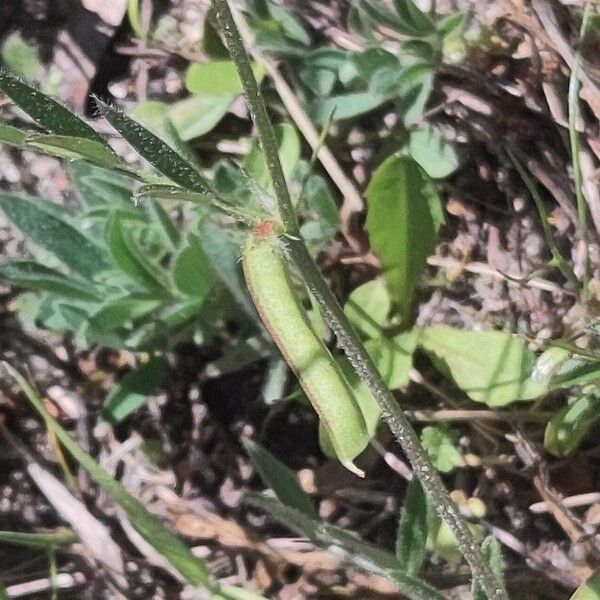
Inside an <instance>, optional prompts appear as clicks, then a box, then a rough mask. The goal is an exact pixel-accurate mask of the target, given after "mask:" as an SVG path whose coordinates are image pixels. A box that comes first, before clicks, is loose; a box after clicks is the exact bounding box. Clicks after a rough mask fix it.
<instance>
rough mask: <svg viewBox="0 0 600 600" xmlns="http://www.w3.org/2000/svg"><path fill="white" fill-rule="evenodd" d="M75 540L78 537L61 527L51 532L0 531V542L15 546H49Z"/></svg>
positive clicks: (66, 544)
mask: <svg viewBox="0 0 600 600" xmlns="http://www.w3.org/2000/svg"><path fill="white" fill-rule="evenodd" d="M77 540H78V537H77V536H76V535H75V534H74V533H73V532H72V531H70V530H69V529H61V530H57V531H55V532H53V533H24V532H23V533H22V532H20V531H0V542H3V543H5V544H14V545H15V546H28V547H36V548H51V547H53V546H68V545H69V544H73V543H75V542H76V541H77Z"/></svg>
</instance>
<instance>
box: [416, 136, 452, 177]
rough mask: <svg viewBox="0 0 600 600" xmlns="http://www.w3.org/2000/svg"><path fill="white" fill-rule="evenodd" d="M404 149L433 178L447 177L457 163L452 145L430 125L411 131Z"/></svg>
mask: <svg viewBox="0 0 600 600" xmlns="http://www.w3.org/2000/svg"><path fill="white" fill-rule="evenodd" d="M406 151H407V152H408V153H409V154H410V156H412V157H413V158H414V159H415V160H416V161H417V162H418V163H419V165H420V166H421V167H422V168H423V170H424V171H425V172H426V173H427V175H429V177H432V178H433V179H442V178H444V177H448V176H449V175H451V174H452V173H453V172H454V171H456V169H457V168H458V165H459V161H458V156H457V153H456V150H455V148H454V145H453V144H450V143H449V142H446V141H445V140H444V138H443V137H442V136H441V134H440V132H439V130H437V129H436V128H434V127H431V126H425V127H419V128H418V129H415V130H414V131H411V132H410V134H409V136H408V143H407V144H406Z"/></svg>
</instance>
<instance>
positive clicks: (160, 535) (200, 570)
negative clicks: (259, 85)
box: [4, 363, 217, 593]
mask: <svg viewBox="0 0 600 600" xmlns="http://www.w3.org/2000/svg"><path fill="white" fill-rule="evenodd" d="M4 367H5V368H6V369H7V371H8V372H9V374H10V375H11V377H12V378H13V379H14V380H15V381H16V382H17V383H18V384H19V387H20V388H21V389H22V390H23V392H24V393H25V395H26V396H27V398H28V400H29V402H30V403H31V405H32V406H33V408H35V410H36V411H37V412H38V413H39V415H40V416H41V417H42V418H43V419H44V422H45V424H46V427H47V428H48V429H49V430H50V431H52V433H53V434H54V435H55V436H56V437H57V438H58V440H59V441H60V442H61V443H62V445H63V446H64V448H65V449H66V450H67V451H68V452H69V454H71V456H72V457H73V458H74V459H75V460H76V461H77V462H78V463H79V464H80V465H81V466H82V467H83V468H84V469H85V470H86V471H87V472H88V473H89V474H90V476H91V477H92V478H93V479H94V481H96V483H98V484H99V485H100V486H101V487H102V488H103V489H104V490H105V491H106V493H107V494H108V496H109V497H110V498H111V500H112V501H113V502H115V503H116V504H118V505H119V506H120V507H121V509H122V510H123V511H124V512H125V514H126V515H127V518H128V519H129V521H130V523H131V524H132V526H133V527H134V529H135V530H136V531H137V532H138V533H139V534H140V535H141V536H142V537H143V538H144V539H145V540H146V541H147V542H148V543H149V544H150V545H151V546H152V547H153V548H155V549H156V550H157V551H158V553H159V554H160V555H161V556H163V557H164V558H165V559H166V560H167V561H168V562H169V563H170V564H171V565H172V566H173V567H174V568H175V569H176V570H177V571H178V572H179V573H180V574H181V575H182V576H183V578H184V579H185V580H186V581H187V582H188V583H189V584H191V585H193V586H197V587H201V588H203V589H206V590H208V591H209V592H213V593H214V592H216V591H217V584H216V583H215V582H214V581H213V579H212V576H211V574H210V571H209V570H208V567H206V565H205V564H204V563H203V562H202V560H201V559H199V558H197V557H195V556H194V555H193V554H192V552H191V551H190V549H189V548H188V547H187V546H186V545H185V544H184V543H183V542H182V541H181V540H180V539H179V538H177V537H176V536H175V535H173V534H172V533H171V532H170V531H169V530H168V529H167V528H166V527H165V526H164V525H163V524H162V523H161V522H160V521H159V520H158V519H157V518H156V517H155V516H154V515H152V514H151V513H149V512H148V511H147V510H146V508H145V507H144V506H143V504H141V503H140V502H139V501H138V500H136V499H135V498H134V497H133V496H132V495H131V494H130V493H129V492H128V491H127V490H126V489H125V488H124V487H123V486H122V485H121V484H120V483H118V482H116V481H115V480H114V479H112V477H111V476H110V475H109V474H108V473H107V472H106V471H104V469H103V468H102V467H100V466H99V465H98V463H96V461H95V460H94V459H93V458H92V457H91V456H90V455H89V454H87V453H86V452H84V451H83V450H82V449H81V448H80V447H79V446H78V445H77V442H76V441H75V440H74V439H73V438H72V437H71V436H70V435H69V434H68V433H67V432H66V431H65V430H64V429H63V428H62V427H61V426H60V425H59V424H58V423H57V422H56V420H55V419H54V418H53V417H52V416H51V415H50V413H48V411H47V410H46V408H45V406H44V404H43V402H42V400H41V398H40V397H39V396H38V395H37V394H36V393H35V392H34V390H33V389H32V388H31V386H30V385H29V384H28V383H27V381H25V379H24V378H23V377H22V376H21V375H20V374H19V373H18V372H17V371H16V370H15V369H13V368H12V367H11V366H10V365H8V364H6V363H4Z"/></svg>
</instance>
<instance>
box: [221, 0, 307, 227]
mask: <svg viewBox="0 0 600 600" xmlns="http://www.w3.org/2000/svg"><path fill="white" fill-rule="evenodd" d="M214 6H215V13H216V17H217V22H218V24H219V29H220V30H221V33H222V34H223V37H224V38H225V43H226V44H227V49H228V50H229V54H230V55H231V58H232V59H233V62H234V63H235V66H236V69H237V71H238V75H239V76H240V79H241V81H242V84H243V85H244V92H245V94H246V101H247V103H248V108H249V109H250V114H251V116H252V121H254V124H255V125H256V129H257V130H258V139H259V142H260V146H261V149H262V151H263V153H264V155H265V161H266V163H267V169H268V171H269V175H270V176H271V181H272V183H273V190H274V192H275V198H276V199H277V204H278V206H279V216H280V218H281V222H282V223H283V225H284V227H285V230H286V232H288V233H289V234H291V235H298V234H299V229H298V221H297V220H296V212H295V211H294V206H293V205H292V199H291V197H290V192H289V190H288V187H287V183H286V181H285V175H284V174H283V168H282V167H281V161H280V160H279V152H278V144H277V138H276V137H275V131H274V130H273V124H272V123H271V119H270V118H269V115H268V113H267V105H266V104H265V102H264V100H263V98H262V95H261V93H260V89H259V87H258V84H257V83H256V79H255V78H254V73H253V72H252V65H251V64H250V59H249V58H248V54H247V52H246V48H245V47H244V43H243V42H242V39H241V37H240V34H239V32H238V29H237V26H236V24H235V21H234V19H233V15H232V14H231V10H230V8H229V5H228V4H227V2H226V0H215V1H214Z"/></svg>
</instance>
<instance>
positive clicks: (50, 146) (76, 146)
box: [25, 134, 124, 169]
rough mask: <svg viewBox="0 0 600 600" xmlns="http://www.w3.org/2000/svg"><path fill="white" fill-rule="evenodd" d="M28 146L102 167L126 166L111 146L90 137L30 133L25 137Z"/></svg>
mask: <svg viewBox="0 0 600 600" xmlns="http://www.w3.org/2000/svg"><path fill="white" fill-rule="evenodd" d="M25 144H26V146H27V147H28V148H33V149H34V150H39V151H40V152H44V153H45V154H50V155H52V156H57V157H59V158H64V159H67V160H77V159H83V160H89V161H90V162H92V163H94V164H97V165H99V166H101V167H107V168H109V169H119V168H122V167H124V165H123V163H122V162H121V160H120V159H119V157H118V156H117V155H116V154H115V153H114V152H113V151H112V149H111V148H110V147H109V146H106V145H105V144H104V143H100V142H98V141H96V140H90V139H88V138H82V137H73V136H68V135H46V134H30V135H28V136H27V138H26V139H25Z"/></svg>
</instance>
